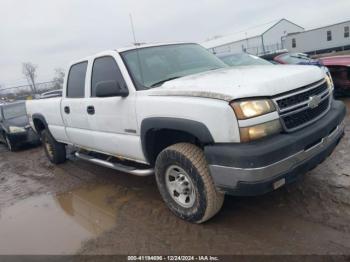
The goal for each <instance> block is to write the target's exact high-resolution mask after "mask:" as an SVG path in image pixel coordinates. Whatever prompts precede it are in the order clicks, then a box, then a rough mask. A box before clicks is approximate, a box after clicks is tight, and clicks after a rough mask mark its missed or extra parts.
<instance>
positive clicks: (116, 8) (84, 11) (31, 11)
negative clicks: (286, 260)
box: [0, 0, 350, 87]
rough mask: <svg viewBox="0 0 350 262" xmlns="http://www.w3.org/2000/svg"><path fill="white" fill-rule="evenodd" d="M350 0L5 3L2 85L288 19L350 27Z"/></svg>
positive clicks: (0, 23)
mask: <svg viewBox="0 0 350 262" xmlns="http://www.w3.org/2000/svg"><path fill="white" fill-rule="evenodd" d="M349 10H350V1H349V0H333V1H330V0H308V1H306V0H293V1H291V0H176V1H175V0H138V1H137V0H0V85H3V86H6V87H11V86H16V85H21V84H26V83H27V81H26V79H25V78H24V76H23V75H22V63H23V62H32V63H33V64H35V65H37V66H38V72H37V74H38V80H37V81H39V82H42V81H50V80H51V79H52V78H53V75H54V70H55V68H66V67H67V65H68V64H69V63H70V62H71V61H74V60H76V59H80V58H83V57H85V56H89V55H92V54H94V53H97V52H100V51H103V50H106V49H116V48H118V47H123V46H129V45H131V44H132V43H133V37H132V32H131V26H130V19H129V14H132V17H133V21H134V26H135V33H136V38H137V41H138V42H147V43H149V42H152V43H154V42H173V41H176V42H178V41H185V42H187V41H189V42H199V43H200V42H203V41H204V40H206V39H208V38H209V37H213V36H216V35H222V36H225V35H229V34H233V33H235V32H239V31H242V30H245V29H247V28H249V27H253V26H256V25H260V24H264V23H267V22H270V21H273V20H278V19H281V18H287V19H289V20H291V21H292V22H294V23H296V24H298V25H300V26H302V27H304V28H305V29H311V28H315V27H319V26H324V25H328V24H333V23H337V22H342V21H346V20H350V13H349Z"/></svg>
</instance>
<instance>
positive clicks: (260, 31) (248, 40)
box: [202, 19, 304, 55]
mask: <svg viewBox="0 0 350 262" xmlns="http://www.w3.org/2000/svg"><path fill="white" fill-rule="evenodd" d="M302 31H304V28H303V27H301V26H298V25H296V24H294V23H293V22H291V21H289V20H287V19H281V20H279V21H274V22H271V23H267V24H264V25H260V26H256V27H253V28H250V29H247V30H244V31H241V32H238V33H236V34H232V35H229V36H225V37H220V38H216V39H213V40H209V41H206V42H203V43H202V45H203V46H204V47H205V48H207V49H209V50H210V51H212V52H213V53H225V52H233V53H239V52H242V51H245V52H248V53H251V54H255V55H262V54H265V53H269V52H274V51H277V50H280V49H283V48H284V43H283V41H284V40H285V39H286V36H287V35H288V34H290V33H295V32H302Z"/></svg>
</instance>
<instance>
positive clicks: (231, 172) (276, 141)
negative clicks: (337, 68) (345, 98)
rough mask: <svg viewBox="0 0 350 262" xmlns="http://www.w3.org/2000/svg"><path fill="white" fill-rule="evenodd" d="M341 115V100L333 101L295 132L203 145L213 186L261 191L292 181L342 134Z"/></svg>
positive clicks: (241, 192) (321, 157)
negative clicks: (310, 123) (253, 139)
mask: <svg viewBox="0 0 350 262" xmlns="http://www.w3.org/2000/svg"><path fill="white" fill-rule="evenodd" d="M344 117H345V106H344V104H343V103H342V102H339V101H334V102H333V104H332V107H331V109H330V111H329V112H328V113H327V114H326V115H325V116H324V117H323V118H321V119H320V120H319V121H317V122H316V123H314V124H312V125H310V126H308V127H306V128H303V129H302V130H299V131H297V132H294V133H290V134H280V135H277V136H274V137H270V138H268V139H264V140H261V141H256V142H252V143H245V144H244V143H242V144H223V145H220V144H218V145H212V146H208V147H206V148H205V154H206V157H207V160H208V163H209V168H210V172H211V175H212V177H213V179H214V183H215V185H216V187H217V188H218V189H219V190H220V191H223V192H226V193H229V194H233V195H260V194H264V193H267V192H269V191H272V190H274V189H276V188H278V187H280V186H282V185H284V184H288V183H291V182H293V181H295V180H296V179H298V177H300V175H302V174H304V173H306V172H307V171H308V170H310V169H312V168H314V167H316V166H317V165H318V164H319V163H321V162H322V161H323V160H325V159H326V158H327V156H328V155H329V154H331V153H332V151H333V150H334V148H335V147H336V145H337V144H338V143H339V141H340V139H341V138H342V136H343V134H344V123H343V119H344Z"/></svg>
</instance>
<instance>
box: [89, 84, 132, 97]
mask: <svg viewBox="0 0 350 262" xmlns="http://www.w3.org/2000/svg"><path fill="white" fill-rule="evenodd" d="M128 95H129V90H128V89H127V88H122V87H121V86H120V84H119V83H118V82H117V81H114V80H110V81H101V82H98V83H97V84H96V97H111V96H121V97H127V96H128Z"/></svg>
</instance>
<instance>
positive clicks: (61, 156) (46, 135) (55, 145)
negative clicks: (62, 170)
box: [41, 130, 66, 165]
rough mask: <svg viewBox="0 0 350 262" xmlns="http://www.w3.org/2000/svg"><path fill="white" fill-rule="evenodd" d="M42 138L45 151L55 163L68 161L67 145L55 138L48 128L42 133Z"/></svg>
mask: <svg viewBox="0 0 350 262" xmlns="http://www.w3.org/2000/svg"><path fill="white" fill-rule="evenodd" d="M41 140H42V143H43V145H44V149H45V153H46V156H47V157H48V159H49V160H50V161H51V163H53V164H56V165H57V164H61V163H63V162H64V161H66V146H65V144H62V143H59V142H57V141H56V140H55V138H53V136H52V135H51V134H50V132H49V131H48V130H44V131H42V133H41Z"/></svg>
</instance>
